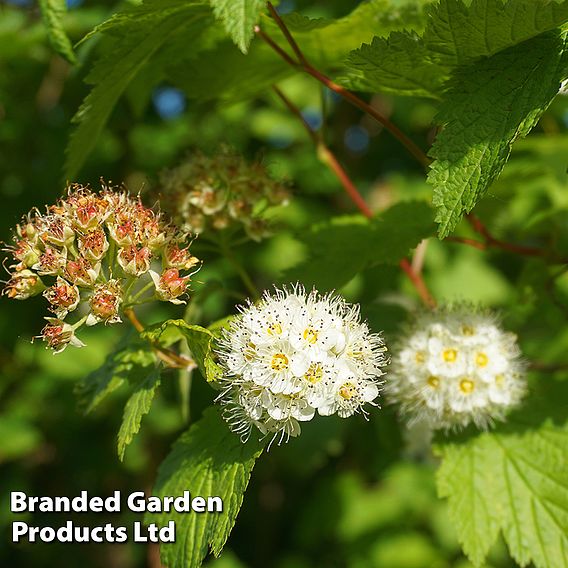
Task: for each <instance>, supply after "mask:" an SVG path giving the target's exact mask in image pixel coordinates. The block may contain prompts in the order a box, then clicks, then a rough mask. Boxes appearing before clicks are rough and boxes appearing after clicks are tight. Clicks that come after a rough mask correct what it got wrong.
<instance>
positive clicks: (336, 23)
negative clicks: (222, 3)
mask: <svg viewBox="0 0 568 568" xmlns="http://www.w3.org/2000/svg"><path fill="white" fill-rule="evenodd" d="M284 20H285V22H286V24H287V25H290V29H291V31H292V34H293V36H294V39H295V40H296V42H297V43H298V45H299V46H300V48H301V49H302V51H303V53H304V54H305V55H306V57H307V58H308V60H309V61H310V62H311V63H312V64H313V65H314V66H316V67H317V68H318V69H320V70H322V71H326V72H327V71H335V70H337V68H339V67H341V65H342V64H343V61H344V59H345V57H346V56H347V54H348V53H349V52H350V51H351V50H353V49H356V48H358V47H360V46H361V43H363V42H369V41H371V39H372V38H373V36H375V35H378V34H388V33H389V32H391V31H392V30H403V29H405V28H407V27H413V28H414V29H416V30H418V31H421V30H422V29H423V27H424V22H425V17H424V13H423V7H422V3H421V2H418V3H417V2H416V1H415V0H396V1H395V0H371V1H369V2H363V3H361V4H360V5H359V6H357V7H356V8H355V9H354V10H353V11H352V12H351V13H349V14H347V15H346V16H345V17H343V18H339V19H337V20H332V19H327V20H326V19H315V20H313V19H309V18H306V17H305V16H301V15H298V14H288V15H286V16H284ZM260 26H261V28H262V29H263V30H264V31H265V32H266V33H268V34H269V35H270V37H272V38H273V39H274V40H275V41H276V42H277V43H278V44H279V45H280V46H282V47H283V48H284V49H288V46H287V44H286V41H285V40H284V39H283V38H282V34H281V32H280V30H279V29H278V27H277V26H276V24H275V23H274V22H273V21H272V20H270V19H268V18H266V19H264V20H263V21H262V22H261V24H260ZM166 73H167V77H168V80H169V81H170V82H172V83H173V84H175V85H177V86H179V87H180V88H182V89H183V90H184V91H185V92H186V94H187V95H188V97H190V98H193V99H196V100H200V101H210V100H215V99H217V100H221V101H240V100H245V99H248V98H251V97H254V96H257V95H258V94H261V93H265V92H266V90H267V88H269V87H270V86H271V85H273V84H275V83H278V82H279V81H281V80H282V79H285V78H286V77H289V76H291V75H294V74H295V73H297V70H296V69H294V68H292V67H291V66H290V65H288V64H287V63H286V62H285V61H282V59H281V58H280V57H279V56H278V55H277V54H276V53H274V51H273V50H272V49H271V48H270V47H269V46H268V45H266V44H265V43H264V42H262V41H255V42H253V43H252V44H251V45H250V49H249V52H248V54H247V55H246V56H245V55H243V54H242V53H241V52H240V51H239V50H237V49H236V48H235V46H234V45H233V44H232V43H230V42H222V43H218V44H217V45H216V46H215V47H214V48H213V49H210V50H208V51H206V52H203V53H199V54H198V55H197V56H196V55H195V54H193V53H190V54H189V56H188V57H186V58H184V57H179V56H178V57H176V58H175V60H173V63H171V64H170V65H169V66H168V68H167V70H166Z"/></svg>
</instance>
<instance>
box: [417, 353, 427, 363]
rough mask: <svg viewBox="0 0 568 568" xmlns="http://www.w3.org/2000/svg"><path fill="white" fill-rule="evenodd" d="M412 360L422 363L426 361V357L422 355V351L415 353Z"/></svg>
mask: <svg viewBox="0 0 568 568" xmlns="http://www.w3.org/2000/svg"><path fill="white" fill-rule="evenodd" d="M414 359H415V360H416V362H417V363H424V361H426V355H425V354H424V351H417V352H416V355H415V356H414Z"/></svg>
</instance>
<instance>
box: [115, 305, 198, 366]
mask: <svg viewBox="0 0 568 568" xmlns="http://www.w3.org/2000/svg"><path fill="white" fill-rule="evenodd" d="M124 315H125V316H126V317H127V318H128V320H129V321H130V323H131V324H132V325H133V326H134V329H136V331H137V332H138V333H142V332H143V331H144V329H145V328H144V325H143V324H142V322H141V321H140V320H139V319H138V318H137V317H136V314H135V313H134V310H133V309H132V308H127V309H125V310H124ZM151 344H152V347H153V349H154V350H155V351H156V355H157V356H158V357H159V358H160V359H161V360H162V361H163V362H164V363H165V364H166V365H167V366H168V367H173V368H174V369H194V368H195V367H196V366H197V365H196V364H195V361H194V360H193V359H190V358H189V357H185V356H184V355H178V354H177V353H176V352H175V351H173V350H171V349H168V348H166V347H162V346H160V345H157V344H156V343H154V342H151Z"/></svg>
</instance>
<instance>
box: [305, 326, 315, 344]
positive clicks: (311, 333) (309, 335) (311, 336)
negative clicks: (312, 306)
mask: <svg viewBox="0 0 568 568" xmlns="http://www.w3.org/2000/svg"><path fill="white" fill-rule="evenodd" d="M304 339H305V340H306V341H307V342H308V343H311V344H312V345H313V344H314V343H315V342H316V341H317V340H318V332H317V331H316V330H315V329H314V328H312V327H308V328H307V329H305V330H304Z"/></svg>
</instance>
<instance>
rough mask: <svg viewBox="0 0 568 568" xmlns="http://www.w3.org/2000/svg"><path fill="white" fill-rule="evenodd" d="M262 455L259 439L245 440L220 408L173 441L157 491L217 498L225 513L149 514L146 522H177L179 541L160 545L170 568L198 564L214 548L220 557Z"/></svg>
mask: <svg viewBox="0 0 568 568" xmlns="http://www.w3.org/2000/svg"><path fill="white" fill-rule="evenodd" d="M261 453H262V446H261V445H260V443H258V442H255V441H253V439H251V440H249V442H247V443H246V444H242V443H241V442H240V440H239V438H238V436H236V435H235V434H233V433H232V432H230V431H229V429H228V427H227V425H226V423H225V422H224V421H223V420H222V418H221V417H220V415H219V412H218V410H217V409H216V408H209V409H208V410H206V411H205V413H204V415H203V417H202V418H201V420H199V421H198V422H196V423H195V424H193V425H192V426H190V428H189V429H188V430H187V431H186V432H185V433H184V434H182V435H181V436H180V438H179V439H178V440H177V442H176V443H175V444H174V446H173V448H172V451H171V452H170V454H169V455H168V457H167V458H166V459H165V460H164V462H163V463H162V465H161V466H160V469H159V471H158V479H157V481H156V485H155V487H154V495H156V496H158V497H164V496H166V495H167V496H179V495H182V494H183V491H184V490H189V491H190V493H191V497H196V496H201V497H205V498H207V497H209V496H218V497H221V499H222V501H223V512H218V513H216V512H212V513H204V514H196V513H194V512H189V513H176V512H170V513H157V514H148V515H147V516H146V522H154V523H158V524H160V525H165V524H167V523H168V522H169V521H170V520H173V521H175V524H176V542H175V543H173V544H162V546H161V548H160V555H161V560H162V562H163V563H164V565H166V566H168V567H169V568H177V567H179V568H197V567H199V566H201V563H202V562H203V559H204V558H205V556H206V555H207V553H208V551H209V550H211V551H212V552H213V554H214V555H215V556H219V554H221V551H222V549H223V546H224V545H225V542H226V541H227V539H228V537H229V535H230V533H231V530H232V528H233V525H234V524H235V520H236V517H237V514H238V512H239V510H240V508H241V504H242V501H243V495H244V493H245V491H246V488H247V485H248V482H249V479H250V475H251V472H252V469H253V467H254V464H255V462H256V460H257V458H258V457H259V456H260V454H261Z"/></svg>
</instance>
